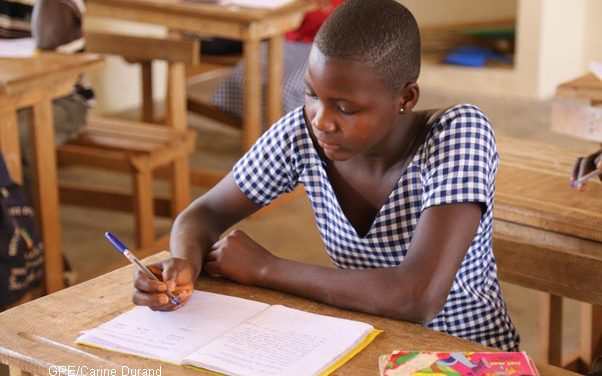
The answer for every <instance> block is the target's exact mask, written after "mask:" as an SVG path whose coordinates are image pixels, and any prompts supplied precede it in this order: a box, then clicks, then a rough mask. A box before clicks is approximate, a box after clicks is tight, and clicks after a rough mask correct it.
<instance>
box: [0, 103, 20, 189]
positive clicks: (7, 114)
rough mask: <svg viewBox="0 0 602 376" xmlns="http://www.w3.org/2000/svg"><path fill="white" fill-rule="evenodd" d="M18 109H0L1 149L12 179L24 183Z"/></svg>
mask: <svg viewBox="0 0 602 376" xmlns="http://www.w3.org/2000/svg"><path fill="white" fill-rule="evenodd" d="M16 111H17V110H16V109H14V108H5V109H2V110H0V151H2V156H3V157H4V161H5V162H6V167H7V169H8V173H9V174H10V177H11V179H12V180H13V181H14V182H15V183H17V184H23V167H22V162H21V144H20V142H19V129H18V127H19V124H17V114H16Z"/></svg>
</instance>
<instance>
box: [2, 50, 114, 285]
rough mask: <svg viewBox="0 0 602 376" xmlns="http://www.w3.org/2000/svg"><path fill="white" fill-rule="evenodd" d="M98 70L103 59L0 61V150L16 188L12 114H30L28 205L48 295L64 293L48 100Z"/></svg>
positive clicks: (47, 56) (49, 56)
mask: <svg viewBox="0 0 602 376" xmlns="http://www.w3.org/2000/svg"><path fill="white" fill-rule="evenodd" d="M102 65H103V58H102V57H100V56H98V55H93V54H77V55H60V54H56V53H40V54H38V55H36V56H35V57H31V58H0V149H1V150H2V153H3V154H4V157H5V159H6V162H7V165H8V169H9V172H10V175H11V177H12V178H13V179H14V181H15V182H17V183H22V182H23V176H22V168H21V152H20V145H19V132H18V129H17V127H18V123H17V114H16V112H17V111H18V110H19V109H22V108H27V107H31V108H32V117H31V121H30V129H29V131H30V134H31V137H30V139H31V144H32V145H31V150H32V151H33V154H34V155H33V156H32V158H31V160H32V162H33V166H32V167H33V174H32V175H33V184H34V189H33V192H34V197H33V199H34V204H35V208H36V211H37V213H38V218H39V223H40V229H41V231H42V241H43V242H44V262H45V266H44V268H45V269H44V270H45V277H44V278H45V285H46V286H45V287H46V292H48V293H51V292H54V291H57V290H60V289H62V288H63V287H64V284H63V258H62V251H63V250H62V247H63V245H62V237H61V221H60V215H59V194H58V185H57V172H56V155H55V150H54V125H53V119H52V100H53V99H55V98H58V97H62V96H64V95H66V94H68V93H70V92H71V91H72V90H73V85H74V83H75V82H76V81H77V80H78V78H79V76H80V75H81V74H83V73H85V72H89V71H91V70H94V69H98V68H100V67H102Z"/></svg>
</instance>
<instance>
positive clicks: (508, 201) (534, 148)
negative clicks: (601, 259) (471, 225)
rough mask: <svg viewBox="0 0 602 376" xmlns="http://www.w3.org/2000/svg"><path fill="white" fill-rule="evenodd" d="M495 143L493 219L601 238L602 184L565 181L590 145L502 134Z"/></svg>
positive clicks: (595, 239) (583, 236)
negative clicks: (583, 147)
mask: <svg viewBox="0 0 602 376" xmlns="http://www.w3.org/2000/svg"><path fill="white" fill-rule="evenodd" d="M497 145H498V150H499V154H500V167H499V171H498V176H497V179H496V194H495V218H496V219H502V220H506V221H509V222H514V223H517V224H522V225H528V226H531V227H535V228H538V229H542V230H547V231H553V232H557V233H560V234H565V235H569V236H573V237H579V238H583V239H587V240H592V241H596V242H602V231H600V229H601V228H602V184H600V182H599V181H598V179H592V180H591V181H590V182H589V183H588V184H587V186H586V188H585V190H584V191H579V190H577V189H575V188H571V187H569V182H570V180H569V176H570V173H571V170H572V167H573V163H574V162H575V160H576V159H577V157H579V156H583V155H586V154H588V153H590V152H593V151H595V146H594V145H592V150H591V151H587V150H571V149H567V148H559V147H556V146H553V145H549V144H546V143H543V142H538V141H530V140H521V139H517V138H512V137H503V136H498V137H497ZM600 255H601V256H602V247H600Z"/></svg>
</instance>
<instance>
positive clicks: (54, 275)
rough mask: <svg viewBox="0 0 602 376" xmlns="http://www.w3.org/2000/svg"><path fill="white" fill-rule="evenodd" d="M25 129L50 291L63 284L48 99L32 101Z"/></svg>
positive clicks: (56, 189) (57, 197) (54, 153)
mask: <svg viewBox="0 0 602 376" xmlns="http://www.w3.org/2000/svg"><path fill="white" fill-rule="evenodd" d="M29 132H30V135H31V144H32V145H31V150H32V154H33V158H32V159H33V166H32V167H33V170H32V171H33V174H32V175H33V179H34V182H35V183H34V188H35V189H34V192H35V193H34V194H35V198H36V202H37V205H38V217H39V218H40V220H39V223H40V225H41V230H42V240H43V242H44V262H45V273H46V276H45V277H46V292H48V293H51V292H55V291H58V290H60V289H62V288H63V287H64V286H63V255H62V236H61V218H60V214H59V193H58V184H57V171H56V152H55V147H54V124H53V120H52V104H51V102H50V100H47V101H42V102H38V103H36V104H34V106H33V108H32V119H31V122H30V129H29Z"/></svg>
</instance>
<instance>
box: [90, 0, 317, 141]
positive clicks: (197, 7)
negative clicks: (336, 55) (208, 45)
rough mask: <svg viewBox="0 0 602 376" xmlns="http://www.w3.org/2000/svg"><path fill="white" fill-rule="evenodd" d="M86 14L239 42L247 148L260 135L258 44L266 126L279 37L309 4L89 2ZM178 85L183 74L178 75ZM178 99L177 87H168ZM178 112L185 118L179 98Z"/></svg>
mask: <svg viewBox="0 0 602 376" xmlns="http://www.w3.org/2000/svg"><path fill="white" fill-rule="evenodd" d="M87 6H88V13H87V16H96V17H108V18H116V19H122V20H129V21H136V22H143V23H148V24H155V25H161V26H166V27H168V28H170V29H175V30H186V31H191V32H197V33H201V34H203V35H208V36H215V37H223V38H230V39H236V40H241V41H242V42H243V55H244V61H245V70H244V75H245V83H244V105H243V113H244V117H243V143H244V148H245V150H246V149H248V148H250V147H251V146H252V145H253V143H254V142H255V140H256V139H257V138H258V137H259V135H260V134H261V108H262V106H261V98H262V95H261V69H260V51H259V50H260V49H259V45H260V41H261V40H268V43H269V56H268V68H267V78H268V80H267V81H268V88H267V106H266V108H267V119H266V120H267V122H268V124H271V123H273V122H274V121H276V120H278V119H279V118H280V116H281V114H282V98H281V94H282V72H283V66H282V64H283V63H282V62H283V57H282V54H283V35H284V33H285V32H287V31H290V30H293V29H295V28H296V27H298V26H299V25H300V24H301V20H302V19H303V15H304V13H305V12H306V11H308V10H310V9H313V8H314V7H315V5H314V4H313V3H312V2H310V1H307V0H293V1H291V2H290V3H289V4H287V5H285V6H282V7H280V8H276V9H251V8H239V7H233V6H221V5H215V4H207V3H202V2H193V1H184V0H89V1H88V2H87ZM181 76H182V82H184V71H183V70H182V72H181ZM173 89H174V90H175V91H177V93H175V95H182V91H183V90H185V88H184V87H182V88H173ZM180 103H181V104H180V106H181V105H182V104H183V105H184V107H183V108H174V109H170V110H173V111H178V112H182V114H181V115H178V116H181V121H185V120H186V108H185V103H186V101H185V98H182V101H180Z"/></svg>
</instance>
